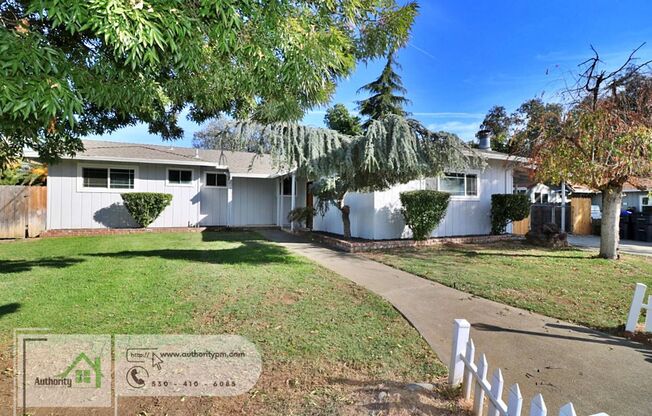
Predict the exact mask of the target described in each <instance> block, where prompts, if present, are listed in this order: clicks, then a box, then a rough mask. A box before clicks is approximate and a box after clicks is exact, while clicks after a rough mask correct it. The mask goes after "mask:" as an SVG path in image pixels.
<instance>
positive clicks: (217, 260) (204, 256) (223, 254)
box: [92, 233, 297, 264]
mask: <svg viewBox="0 0 652 416" xmlns="http://www.w3.org/2000/svg"><path fill="white" fill-rule="evenodd" d="M210 234H218V235H210ZM219 234H220V233H206V235H203V236H202V238H203V241H205V242H211V241H224V242H234V243H241V245H240V246H238V247H234V248H216V249H201V248H198V249H184V248H178V249H177V248H175V249H154V250H129V251H119V252H115V253H95V254H92V256H98V257H113V258H135V257H158V258H161V259H165V260H185V261H191V262H200V263H208V264H268V263H286V264H291V263H295V262H297V260H296V259H295V258H294V257H292V256H291V255H290V253H289V252H288V251H287V250H286V249H285V248H283V247H281V246H277V245H273V244H266V243H264V242H261V241H260V240H254V239H249V240H247V239H244V240H243V239H242V236H243V235H242V234H240V235H239V236H238V235H236V234H235V233H234V235H232V238H229V237H225V236H220V235H219Z"/></svg>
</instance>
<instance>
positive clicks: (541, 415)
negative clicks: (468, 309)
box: [448, 319, 608, 416]
mask: <svg viewBox="0 0 652 416" xmlns="http://www.w3.org/2000/svg"><path fill="white" fill-rule="evenodd" d="M470 335H471V324H469V322H468V321H467V320H465V319H456V320H455V322H454V324H453V350H452V353H451V363H450V367H449V369H448V371H449V374H448V382H449V384H450V385H451V386H457V385H459V384H460V383H462V392H463V394H464V398H465V399H466V400H470V399H471V395H472V394H473V414H474V415H475V416H482V415H483V414H484V402H485V398H486V399H487V400H488V403H487V405H488V406H487V407H488V412H487V415H488V416H521V415H522V410H523V395H521V389H520V388H519V387H518V384H513V385H512V386H511V387H510V388H509V392H508V398H507V402H505V401H504V400H503V399H502V397H503V387H504V383H505V381H504V380H503V374H502V372H501V371H500V368H497V369H496V371H494V373H493V376H492V377H491V383H490V382H489V380H488V379H487V373H488V371H489V364H488V363H487V357H486V356H485V355H484V354H482V355H481V356H480V360H479V361H478V364H475V361H474V359H475V345H474V343H473V340H472V339H471V338H470ZM547 414H548V410H547V408H546V403H545V402H544V400H543V396H542V395H541V394H537V395H536V396H534V398H533V399H532V401H531V402H530V412H529V416H546V415H547ZM525 415H526V414H523V416H525ZM559 416H577V413H575V408H574V407H573V404H572V403H568V404H566V405H564V406H563V407H562V408H561V409H560V410H559ZM593 416H608V415H607V414H606V413H598V414H595V415H593Z"/></svg>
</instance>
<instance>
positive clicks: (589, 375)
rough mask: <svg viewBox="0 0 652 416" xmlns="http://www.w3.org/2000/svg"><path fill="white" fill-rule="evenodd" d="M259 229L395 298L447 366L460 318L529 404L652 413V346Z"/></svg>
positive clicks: (585, 411)
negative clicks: (540, 399) (538, 397)
mask: <svg viewBox="0 0 652 416" xmlns="http://www.w3.org/2000/svg"><path fill="white" fill-rule="evenodd" d="M260 233H261V234H262V235H263V236H265V238H267V239H268V240H271V241H274V242H276V243H278V244H281V245H282V246H284V247H286V248H287V249H289V250H290V251H293V252H295V253H297V254H300V255H303V256H305V257H308V258H309V259H311V260H313V261H315V262H317V263H319V264H321V265H323V266H324V267H326V268H328V269H331V270H333V271H334V272H336V273H338V274H339V275H341V276H344V277H346V278H348V279H350V280H352V281H353V282H355V283H357V284H359V285H361V286H363V287H365V288H367V289H368V290H370V291H372V292H374V293H377V294H378V295H380V296H382V297H383V298H385V299H386V300H388V301H389V302H391V303H392V305H394V307H395V308H396V309H397V310H398V311H400V312H401V313H402V314H403V316H405V318H406V319H407V320H408V321H410V323H411V324H412V325H413V326H414V327H415V328H416V329H417V330H418V331H419V333H421V335H422V336H423V337H424V338H425V339H426V341H427V342H428V344H430V346H431V347H432V349H433V351H435V353H437V355H438V356H439V358H440V359H441V360H442V361H443V362H444V363H445V364H447V363H448V362H449V359H450V353H451V344H452V332H453V331H452V326H453V320H454V319H455V318H464V319H466V320H468V321H469V322H470V323H471V325H472V329H471V337H472V338H473V340H474V341H475V345H476V351H479V352H483V353H486V354H487V360H488V362H489V374H492V373H493V371H494V370H495V368H496V367H500V368H501V369H502V370H503V375H504V377H505V386H506V388H505V389H506V390H507V388H508V387H509V386H510V385H511V384H513V383H519V385H520V387H521V391H522V393H523V395H524V399H525V403H524V405H523V408H524V409H528V408H529V405H530V403H529V402H530V400H531V399H532V397H533V396H534V395H535V394H536V393H542V394H543V396H544V398H545V400H546V405H547V406H548V410H549V414H551V415H556V414H558V412H559V408H560V407H561V406H562V405H563V404H565V403H567V402H569V401H572V402H573V404H574V405H575V410H576V411H577V414H578V415H590V414H595V413H599V412H606V413H608V414H610V415H612V416H616V415H623V416H624V415H627V416H650V409H652V394H650V392H652V348H650V347H649V346H646V345H643V344H639V343H636V342H630V341H627V340H625V339H622V338H617V337H613V336H610V335H607V334H604V333H601V332H598V331H594V330H591V329H588V328H585V327H581V326H578V325H573V324H570V323H567V322H562V321H559V320H557V319H553V318H549V317H546V316H543V315H539V314H536V313H531V312H528V311H525V310H523V309H518V308H513V307H511V306H506V305H503V304H501V303H497V302H492V301H490V300H486V299H482V298H479V297H476V296H472V295H470V294H468V293H464V292H460V291H458V290H455V289H452V288H449V287H446V286H443V285H440V284H438V283H435V282H431V281H429V280H426V279H423V278H421V277H418V276H415V275H413V274H410V273H406V272H404V271H401V270H397V269H394V268H391V267H389V266H386V265H383V264H380V263H376V262H374V261H372V260H369V259H367V258H364V257H362V256H357V255H354V254H350V253H343V252H339V251H335V250H332V249H330V248H326V247H322V246H319V245H316V244H313V243H311V242H309V241H307V240H305V239H302V238H298V237H296V236H293V235H290V234H288V233H285V232H283V231H280V230H261V231H260ZM361 319H364V318H362V317H361ZM623 319H624V317H623ZM415 381H419V380H415Z"/></svg>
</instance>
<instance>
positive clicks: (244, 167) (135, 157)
mask: <svg viewBox="0 0 652 416" xmlns="http://www.w3.org/2000/svg"><path fill="white" fill-rule="evenodd" d="M84 148H85V151H83V152H79V153H77V155H76V156H75V158H76V159H85V160H98V161H99V160H111V161H121V160H124V161H139V162H141V163H168V164H171V165H173V164H191V165H200V166H213V167H215V166H220V167H226V168H227V169H228V170H229V171H230V172H231V173H232V174H252V175H270V176H275V175H278V174H281V173H283V172H282V171H281V170H280V169H279V168H277V167H276V166H275V164H274V162H273V160H272V158H271V156H269V155H257V154H255V153H248V152H231V151H221V150H205V149H193V148H189V147H177V146H174V143H171V144H170V145H165V146H164V145H152V144H139V143H121V142H110V141H103V140H84Z"/></svg>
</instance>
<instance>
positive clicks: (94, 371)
mask: <svg viewBox="0 0 652 416" xmlns="http://www.w3.org/2000/svg"><path fill="white" fill-rule="evenodd" d="M57 377H58V378H72V380H73V382H74V383H75V385H76V387H92V386H93V384H94V385H95V388H98V389H99V388H100V387H102V377H103V374H102V368H101V361H100V357H97V358H95V360H91V359H90V358H88V356H87V355H86V354H84V353H83V352H82V353H80V354H79V355H78V356H77V357H75V359H74V360H73V362H72V363H71V364H70V365H69V366H68V368H66V370H65V371H64V372H63V373H61V374H59V375H58V376H57Z"/></svg>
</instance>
